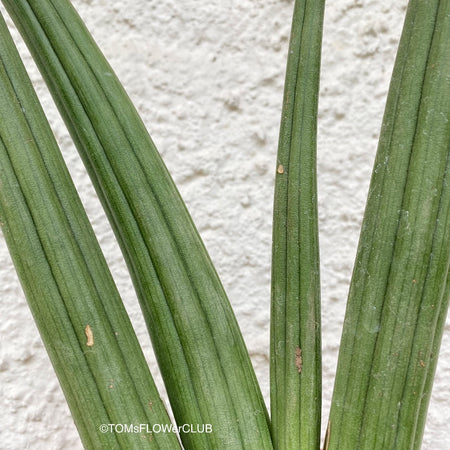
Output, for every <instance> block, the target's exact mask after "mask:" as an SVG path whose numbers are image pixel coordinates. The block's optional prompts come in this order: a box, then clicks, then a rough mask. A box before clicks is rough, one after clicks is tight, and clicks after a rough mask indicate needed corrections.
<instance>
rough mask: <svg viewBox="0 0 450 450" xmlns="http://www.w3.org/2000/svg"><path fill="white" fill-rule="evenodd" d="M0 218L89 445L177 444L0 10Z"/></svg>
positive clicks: (46, 342)
mask: <svg viewBox="0 0 450 450" xmlns="http://www.w3.org/2000/svg"><path fill="white" fill-rule="evenodd" d="M0 220H1V224H2V229H3V233H4V236H5V238H6V241H7V244H8V247H9V249H10V252H11V255H12V258H13V261H14V264H15V266H16V268H17V272H18V274H19V277H20V280H21V282H22V286H23V288H24V291H25V294H26V297H27V300H28V303H29V305H30V308H31V311H32V313H33V316H34V318H35V320H36V323H37V325H38V329H39V331H40V334H41V336H42V339H43V341H44V344H45V346H46V349H47V351H48V353H49V356H50V359H51V361H52V363H53V366H54V369H55V371H56V374H57V376H58V378H59V381H60V383H61V386H62V388H63V391H64V394H65V396H66V399H67V401H68V404H69V407H70V410H71V412H72V415H73V417H74V420H75V424H76V426H77V428H78V430H79V433H80V436H81V439H82V441H83V444H84V446H85V447H86V448H89V449H98V448H117V449H119V448H167V449H173V448H177V447H179V444H178V441H177V438H176V435H175V434H174V433H165V434H164V433H161V434H152V433H151V431H152V425H153V424H161V425H162V424H164V425H166V426H169V425H170V421H169V419H168V416H167V413H166V411H165V408H164V405H163V403H162V401H161V399H160V398H159V395H158V392H157V390H156V387H155V385H154V383H153V379H152V377H151V375H150V372H149V370H148V366H147V364H146V361H145V359H144V356H143V354H142V351H141V348H140V346H139V344H138V341H137V339H136V336H135V334H134V331H133V329H132V326H131V323H130V321H129V319H128V316H127V314H126V311H125V308H124V306H123V304H122V301H121V299H120V297H119V294H118V292H117V289H116V287H115V285H114V283H113V280H112V278H111V275H110V273H109V271H108V268H107V266H106V262H105V260H104V258H103V255H102V253H101V251H100V248H99V246H98V243H97V241H96V239H95V236H94V233H93V231H92V228H91V227H90V224H89V221H88V219H87V216H86V214H85V212H84V210H83V208H82V205H81V202H80V200H79V198H78V196H77V193H76V190H75V187H74V186H73V184H72V182H71V179H70V176H69V174H68V172H67V169H66V167H65V165H64V162H63V159H62V157H61V154H60V152H59V149H58V147H57V144H56V141H55V140H54V137H53V135H52V133H51V131H50V127H49V125H48V123H47V121H46V119H45V116H44V113H43V111H42V109H41V108H40V105H39V102H38V100H37V97H36V95H35V93H34V91H33V88H32V86H31V82H30V81H29V79H28V77H27V75H26V72H25V68H24V67H23V65H22V63H21V61H20V58H19V55H18V54H17V51H16V49H15V47H14V44H13V42H12V39H11V37H10V35H9V32H8V30H7V28H6V24H5V23H4V21H3V18H1V17H0ZM109 424H123V425H127V426H129V425H132V424H133V425H137V426H140V427H141V426H142V428H139V432H138V433H117V434H116V433H114V432H113V431H114V430H113V429H112V428H106V429H101V428H100V427H101V426H102V425H103V426H104V427H109ZM141 424H142V425H141ZM105 431H106V432H105Z"/></svg>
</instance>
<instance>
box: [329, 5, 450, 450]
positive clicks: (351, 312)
mask: <svg viewBox="0 0 450 450" xmlns="http://www.w3.org/2000/svg"><path fill="white" fill-rule="evenodd" d="M449 42H450V2H449V1H438V0H429V1H419V0H411V1H410V4H409V7H408V11H407V15H406V20H405V25H404V30H403V34H402V38H401V42H400V46H399V51H398V55H397V60H396V64H395V67H394V72H393V78H392V82H391V87H390V92H389V96H388V101H387V106H386V112H385V116H384V122H383V127H382V132H381V137H380V143H379V148H378V153H377V157H376V161H375V167H374V172H373V177H372V182H371V186H370V190H369V198H368V203H367V207H366V212H365V217H364V222H363V226H362V231H361V238H360V243H359V248H358V254H357V259H356V263H355V268H354V273H353V279H352V283H351V288H350V294H349V300H348V306H347V312H346V317H345V323H344V330H343V336H342V341H341V350H340V355H339V363H338V369H337V376H336V384H335V390H334V394H333V401H332V408H331V414H330V442H329V448H330V449H336V448H344V449H347V448H348V449H355V448H359V449H365V448H367V449H373V448H383V449H385V448H386V449H391V448H392V449H394V448H395V449H397V448H402V449H403V448H412V446H413V444H414V445H415V446H416V447H418V445H419V442H418V440H417V439H420V436H421V432H420V431H419V430H418V429H417V426H418V424H420V426H421V427H423V423H424V417H423V416H424V414H425V412H426V407H425V406H424V403H423V402H422V396H423V395H425V398H427V397H428V395H429V384H430V375H429V374H432V373H433V371H434V364H432V363H431V359H432V358H435V356H432V352H435V351H436V348H437V347H438V343H437V340H436V339H437V338H438V337H440V336H441V334H442V326H443V320H442V319H441V320H439V321H438V317H439V316H441V315H442V314H444V310H446V305H447V303H448V292H447V294H445V287H446V283H447V279H448V272H449V265H450V250H449V249H450V226H449V225H450V223H449V207H450V186H449V181H450V180H449V176H450V174H449V159H450V120H449V119H450V102H449V98H450V54H449V52H448V43H449ZM441 317H442V316H441ZM435 336H436V339H435ZM426 380H428V381H426ZM425 382H427V384H428V387H427V390H428V392H425V393H424V387H425ZM425 402H426V400H425ZM415 439H416V442H414V440H415Z"/></svg>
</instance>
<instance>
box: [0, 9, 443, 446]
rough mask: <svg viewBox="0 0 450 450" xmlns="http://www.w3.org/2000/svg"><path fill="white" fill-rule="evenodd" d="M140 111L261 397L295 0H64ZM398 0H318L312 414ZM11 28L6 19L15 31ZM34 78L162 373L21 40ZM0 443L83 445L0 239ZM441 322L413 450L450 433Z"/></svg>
mask: <svg viewBox="0 0 450 450" xmlns="http://www.w3.org/2000/svg"><path fill="white" fill-rule="evenodd" d="M73 4H74V6H75V7H76V8H77V9H78V10H79V12H80V13H81V15H82V17H83V18H84V19H85V21H86V22H87V25H88V27H89V28H90V30H91V31H92V32H93V34H94V36H95V38H96V40H97V42H98V43H99V44H100V46H101V48H102V49H103V51H104V52H105V54H106V56H107V57H108V59H109V60H110V62H111V64H112V65H113V67H114V69H115V70H116V72H117V73H118V75H119V77H120V79H121V80H122V82H123V83H124V84H125V86H126V88H127V90H128V92H129V94H130V95H131V97H132V99H133V100H134V102H135V104H136V106H137V107H138V109H139V111H140V112H141V114H142V117H143V119H144V121H145V122H146V124H147V126H148V128H149V130H150V133H151V134H152V136H153V138H154V140H155V142H156V144H157V146H158V148H159V149H160V152H161V153H162V156H163V158H164V160H165V161H166V164H167V165H168V167H169V170H170V171H171V173H172V174H173V176H174V178H175V181H176V182H177V184H178V186H179V189H180V191H181V193H182V195H183V197H184V199H185V201H186V202H187V205H188V207H189V210H190V211H191V213H192V215H193V218H194V220H195V222H196V224H197V226H198V228H199V231H200V233H201V235H202V237H203V239H204V240H205V243H206V245H207V247H208V249H209V251H210V254H211V257H212V259H213V261H214V263H215V265H216V267H217V270H218V272H219V274H220V276H221V278H222V281H223V283H224V285H225V288H226V290H227V292H228V294H229V297H230V301H231V303H232V304H233V307H234V308H235V311H236V314H237V318H238V320H239V323H240V325H241V327H242V330H243V334H244V337H245V340H246V342H247V344H248V348H249V351H250V354H251V356H252V359H253V363H254V366H255V369H256V371H257V375H258V378H259V380H260V381H261V385H262V390H263V392H264V395H265V396H266V398H268V393H269V388H268V376H269V369H268V355H269V354H268V348H269V282H270V246H271V214H272V196H273V176H274V167H275V154H276V148H277V136H278V126H279V118H280V107H281V100H282V91H283V82H284V70H285V60H286V53H287V43H288V37H289V30H290V21H291V13H292V7H293V2H292V1H282V0H268V1H267V0H266V1H262V0H240V1H237V0H231V1H225V2H223V1H219V0H208V1H206V0H195V1H194V0H187V1H184V2H178V1H175V0H164V1H156V0H114V1H110V0H97V1H92V0H74V1H73ZM405 5H406V0H401V1H398V2H392V1H390V0H336V1H333V2H331V1H330V2H329V4H328V5H327V9H326V17H325V27H324V47H323V48H324V49H323V60H322V82H321V96H320V113H319V120H320V122H319V139H318V143H319V155H318V170H319V203H320V205H319V207H320V209H319V211H320V213H319V214H320V232H321V236H320V239H321V258H322V297H323V319H322V320H323V356H324V361H323V369H324V383H323V388H324V422H326V418H327V415H328V409H329V403H330V397H331V391H332V387H333V376H334V371H335V366H336V359H337V352H338V346H339V340H340V333H341V325H342V321H343V315H344V308H345V301H346V295H347V290H348V284H349V279H350V275H351V270H352V264H353V259H354V255H355V251H356V244H357V239H358V235H359V227H360V223H361V217H362V212H363V208H364V205H365V197H366V193H367V188H368V180H369V176H370V171H371V166H372V162H373V158H374V154H375V150H376V144H377V138H378V133H379V129H380V123H381V117H382V113H383V109H384V103H385V97H386V93H387V88H388V82H389V78H390V74H391V71H392V65H393V60H394V56H395V51H396V46H397V43H398V39H399V36H400V31H401V26H402V22H403V16H404V12H405ZM15 36H17V34H15ZM20 49H21V52H22V54H23V55H24V57H25V58H26V61H27V64H28V67H29V68H30V74H31V77H32V80H33V82H34V83H35V86H36V88H37V90H38V93H39V95H40V97H41V98H42V101H43V103H44V106H45V108H46V111H48V117H49V120H50V122H51V125H52V127H53V130H54V132H55V134H56V136H57V138H58V140H59V142H60V145H61V147H62V150H63V152H64V155H65V158H66V161H67V163H68V165H69V168H70V171H71V173H72V174H73V177H74V179H75V182H76V185H77V187H78V188H79V192H80V195H81V197H82V200H83V202H84V204H85V206H86V209H87V211H88V214H89V217H90V219H91V221H92V223H93V226H94V228H95V231H96V232H97V233H98V237H99V240H100V243H101V245H102V248H103V249H104V252H105V254H106V257H107V259H108V261H109V263H110V266H111V270H112V273H113V275H114V277H115V279H116V282H117V284H118V287H119V289H120V291H121V293H122V295H123V298H124V301H125V303H126V306H127V309H128V311H129V313H130V316H131V318H132V321H133V323H134V325H135V327H136V331H137V334H138V337H139V339H140V341H141V343H142V345H143V347H144V351H145V353H146V355H147V357H148V360H149V362H150V364H151V368H152V371H153V373H154V374H155V378H156V380H157V382H158V383H159V385H161V384H162V383H161V378H160V376H159V374H158V372H157V368H156V366H155V362H154V357H153V355H152V352H151V347H150V344H149V339H148V337H147V334H146V331H145V327H144V324H143V321H142V318H141V315H140V311H139V308H138V306H137V301H136V298H135V295H134V293H133V289H132V286H131V284H130V281H129V279H128V275H127V271H126V268H125V265H124V263H123V261H122V257H121V255H120V253H119V251H118V247H117V244H116V242H115V239H114V237H113V235H112V232H111V231H110V228H109V226H108V224H107V222H106V219H105V216H104V215H103V213H102V212H101V208H100V207H99V203H98V201H97V199H96V197H95V194H94V192H93V189H92V188H91V186H90V183H89V180H88V178H87V176H86V174H85V171H84V169H83V167H82V165H81V164H80V162H79V160H78V157H77V155H76V152H75V150H74V148H73V146H72V144H71V142H70V138H69V137H68V134H67V132H66V131H65V128H64V125H63V124H62V121H61V119H60V118H59V116H58V114H57V112H56V110H55V108H54V106H53V104H52V102H51V100H49V97H48V94H47V93H46V89H45V86H44V84H43V82H42V81H41V79H40V76H39V74H38V73H37V70H36V69H35V67H34V65H33V64H32V63H31V62H30V58H29V57H28V56H27V52H26V50H25V49H24V46H23V45H22V44H20ZM0 283H1V284H0V298H1V301H0V312H1V321H0V448H2V449H26V448H30V449H46V450H48V449H80V448H81V444H80V441H79V438H78V436H77V432H76V429H75V426H74V425H73V422H72V420H71V417H70V414H69V410H68V408H67V406H66V404H65V401H64V398H63V395H62V392H61V389H60V387H59V385H58V383H57V381H56V377H55V375H54V373H53V370H52V367H51V365H50V362H49V360H48V357H47V356H46V353H45V350H44V348H43V346H42V343H41V340H40V338H39V335H38V332H37V329H36V327H35V325H34V323H33V320H32V317H31V314H30V312H29V310H28V306H27V304H26V301H25V299H24V297H23V294H22V291H21V288H20V286H19V283H18V281H17V278H16V275H15V272H14V269H13V266H12V263H11V260H10V258H9V255H8V252H7V249H6V246H5V243H4V241H3V239H1V240H0ZM449 331H450V326H449V325H447V327H446V334H445V337H444V341H443V344H442V350H441V358H440V362H439V367H438V370H437V376H436V382H435V387H434V391H433V397H432V400H431V406H430V411H429V419H428V423H427V428H426V433H425V438H424V445H423V448H425V449H443V450H444V449H448V448H449V442H450V429H449V427H448V423H449V421H450V400H449V394H450V382H449V378H448V373H449V370H450V345H449V344H450V333H449Z"/></svg>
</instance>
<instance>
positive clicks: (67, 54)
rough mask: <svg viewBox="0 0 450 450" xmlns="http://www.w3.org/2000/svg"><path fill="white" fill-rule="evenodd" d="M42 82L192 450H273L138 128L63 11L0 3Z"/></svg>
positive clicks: (159, 168) (198, 245) (230, 324)
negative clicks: (128, 280) (97, 204)
mask: <svg viewBox="0 0 450 450" xmlns="http://www.w3.org/2000/svg"><path fill="white" fill-rule="evenodd" d="M3 3H4V4H5V6H6V7H7V9H8V11H9V12H10V14H11V16H12V17H13V19H14V20H15V21H16V23H17V25H18V27H19V29H20V31H21V33H22V34H23V36H24V38H25V40H26V42H27V44H28V46H29V48H30V49H31V52H32V53H33V56H34V58H35V60H36V62H37V64H38V66H39V67H40V70H41V71H42V73H43V74H44V77H45V78H46V81H47V83H48V85H49V87H50V90H51V91H52V94H53V96H54V98H55V101H56V103H57V104H58V106H59V108H60V110H61V113H62V115H63V117H64V120H65V121H66V123H67V125H68V128H69V130H70V132H71V134H72V137H73V139H74V141H75V143H76V145H77V147H78V149H79V151H80V154H81V155H82V158H83V160H84V162H85V164H86V166H87V168H88V170H89V172H90V175H91V177H92V179H93V182H94V184H95V186H96V188H97V192H98V195H99V197H100V199H101V200H102V202H103V205H104V206H105V209H106V210H107V214H108V216H109V218H110V220H111V223H112V225H113V228H114V230H115V232H116V235H117V238H118V240H119V242H120V244H121V247H122V250H123V253H124V255H125V259H126V260H127V263H128V267H129V269H130V273H131V275H132V278H133V281H134V284H135V286H136V290H137V292H138V296H139V299H140V302H141V307H142V310H143V312H144V315H145V318H146V321H147V325H148V329H149V332H150V334H151V337H152V341H153V347H154V350H155V353H156V356H157V359H158V362H159V365H160V368H161V373H162V375H163V378H164V382H165V384H166V387H167V392H168V394H169V398H170V402H171V405H172V409H173V411H174V414H175V418H176V420H177V422H178V424H211V425H212V428H213V432H212V433H210V434H207V433H203V434H200V433H196V434H194V433H182V436H181V437H182V440H183V444H184V445H185V446H186V447H189V448H193V447H195V448H210V447H212V448H230V449H231V448H246V449H252V448H254V449H258V450H259V449H264V448H271V447H272V444H271V438H270V433H269V425H268V417H267V412H266V409H265V406H264V402H263V399H262V396H261V393H260V389H259V386H258V384H257V381H256V377H255V374H254V371H253V368H252V366H251V362H250V359H249V356H248V353H247V350H246V348H245V345H244V342H243V339H242V336H241V333H240V330H239V328H238V325H237V322H236V319H235V317H234V314H233V312H232V310H231V307H230V304H229V302H228V299H227V297H226V295H225V292H224V290H223V287H222V285H221V283H220V281H219V279H218V277H217V274H216V272H215V270H214V268H213V266H212V263H211V261H210V259H209V257H208V255H207V253H206V250H205V248H204V246H203V243H202V241H201V240H200V237H199V235H198V233H197V231H196V229H195V227H194V225H193V223H192V220H191V218H190V216H189V214H188V212H187V210H186V207H185V205H184V203H183V201H182V200H181V197H180V195H179V193H178V191H177V189H176V187H175V185H174V183H173V181H172V179H171V177H170V176H169V174H168V172H167V169H166V167H165V166H164V164H163V162H162V160H161V158H160V156H159V154H158V152H157V150H156V148H155V146H154V144H153V142H152V141H151V139H150V137H149V135H148V133H147V131H146V129H145V127H144V125H143V123H142V121H141V119H140V118H139V116H138V114H137V112H136V110H135V109H134V107H133V105H132V104H131V102H130V100H129V98H128V96H127V95H126V93H125V91H124V89H123V88H122V86H121V85H120V83H119V81H118V80H117V78H116V76H115V75H114V73H113V71H112V69H111V67H110V66H109V64H108V63H107V62H106V60H105V59H104V57H103V55H102V54H101V52H100V51H99V49H98V48H97V46H96V45H95V43H94V42H93V40H92V38H91V36H90V34H89V33H88V31H87V30H86V28H85V27H84V24H83V23H82V21H81V19H80V18H79V16H78V15H77V13H76V12H75V10H74V9H73V8H72V6H71V4H70V2H69V1H67V0H28V1H26V0H19V1H16V0H14V1H9V0H5V1H4V2H3Z"/></svg>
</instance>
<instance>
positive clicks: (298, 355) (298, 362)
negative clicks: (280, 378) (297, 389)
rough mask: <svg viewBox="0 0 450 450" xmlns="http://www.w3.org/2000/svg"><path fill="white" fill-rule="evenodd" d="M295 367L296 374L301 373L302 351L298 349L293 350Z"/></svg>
mask: <svg viewBox="0 0 450 450" xmlns="http://www.w3.org/2000/svg"><path fill="white" fill-rule="evenodd" d="M295 365H296V366H297V370H298V373H302V366H303V359H302V349H301V348H299V347H297V348H296V349H295Z"/></svg>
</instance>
